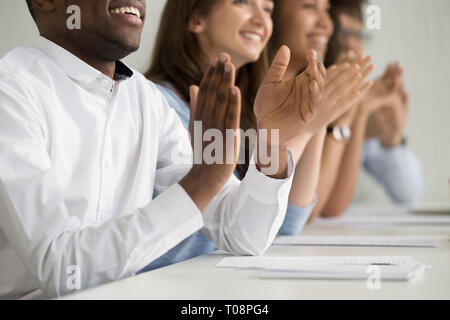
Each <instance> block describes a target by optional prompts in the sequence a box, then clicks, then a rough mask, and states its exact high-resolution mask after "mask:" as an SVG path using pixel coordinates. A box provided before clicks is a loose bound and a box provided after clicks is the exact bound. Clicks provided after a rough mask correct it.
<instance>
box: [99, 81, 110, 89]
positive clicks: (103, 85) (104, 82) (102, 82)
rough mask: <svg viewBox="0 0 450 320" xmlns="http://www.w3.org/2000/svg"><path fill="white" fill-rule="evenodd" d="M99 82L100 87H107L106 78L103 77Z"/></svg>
mask: <svg viewBox="0 0 450 320" xmlns="http://www.w3.org/2000/svg"><path fill="white" fill-rule="evenodd" d="M100 84H101V85H102V87H105V88H106V87H107V86H108V85H109V81H108V80H106V79H103V80H102V81H100Z"/></svg>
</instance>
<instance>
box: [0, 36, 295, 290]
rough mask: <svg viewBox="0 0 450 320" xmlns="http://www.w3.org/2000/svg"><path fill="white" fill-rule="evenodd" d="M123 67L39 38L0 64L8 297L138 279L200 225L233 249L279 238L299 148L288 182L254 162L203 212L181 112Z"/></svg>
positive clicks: (1, 284) (2, 280) (0, 239)
mask: <svg viewBox="0 0 450 320" xmlns="http://www.w3.org/2000/svg"><path fill="white" fill-rule="evenodd" d="M116 72H117V73H116V77H115V80H113V79H111V78H108V77H107V76H105V75H103V74H102V73H100V72H99V71H98V70H96V69H94V68H92V67H90V66H89V65H87V64H86V63H84V62H83V61H81V60H80V59H78V58H77V57H75V56H74V55H72V54H71V53H69V52H68V51H66V50H64V49H63V48H61V47H59V46H57V45H56V44H54V43H52V42H50V41H48V40H46V39H44V38H42V37H40V38H39V39H38V41H37V44H36V45H35V46H33V47H30V48H18V49H15V50H13V51H12V52H10V53H9V54H8V55H6V56H5V57H4V58H3V59H2V60H1V61H0V298H18V297H23V296H24V295H26V294H28V293H30V292H33V291H35V290H41V292H43V293H44V294H45V295H46V296H47V297H55V296H59V295H62V294H67V293H71V292H73V290H76V289H77V288H78V286H79V287H81V289H85V288H90V287H93V286H96V285H100V284H103V283H106V282H110V281H114V280H117V279H121V278H124V277H128V276H131V275H134V274H135V273H136V272H137V271H139V270H140V269H142V268H143V267H144V266H146V265H147V264H148V263H149V262H151V261H153V260H155V259H156V258H158V257H159V256H161V255H162V254H164V253H165V252H167V251H168V250H170V249H171V248H173V247H174V246H175V245H177V244H178V243H179V242H180V241H182V240H183V239H185V238H186V237H188V236H189V235H191V234H193V233H194V232H195V231H197V230H199V229H201V230H202V232H203V233H204V234H205V235H206V236H207V237H208V238H210V239H211V240H213V241H214V242H215V244H216V246H217V247H218V248H220V249H223V250H227V251H228V252H230V253H233V254H237V255H259V254H262V253H264V252H265V250H266V249H267V248H268V247H269V246H270V244H271V243H272V241H273V239H274V237H275V236H276V234H277V232H278V230H279V228H280V226H281V224H282V222H283V219H284V214H285V212H286V207H287V201H288V195H289V191H290V187H291V183H292V176H293V170H294V163H293V160H292V154H288V158H289V159H288V160H289V161H288V162H289V168H288V173H289V178H288V179H285V180H274V179H270V178H268V177H266V176H264V175H263V174H261V173H260V172H259V171H258V170H257V169H256V167H255V166H254V165H252V166H251V167H250V170H249V172H248V174H247V176H246V178H245V179H244V180H243V181H242V182H239V181H238V180H237V179H236V178H235V177H234V176H233V177H231V179H230V181H229V182H228V183H227V184H226V186H225V187H224V188H223V189H222V191H221V192H220V194H219V195H217V196H216V197H215V199H214V200H213V201H212V202H211V203H210V205H209V206H208V207H207V208H206V209H205V210H204V212H203V213H201V212H200V211H199V210H198V208H197V207H196V205H195V204H194V202H193V201H192V200H191V198H190V197H189V196H188V195H187V193H186V192H185V191H184V189H183V188H181V186H180V185H179V184H178V181H179V180H180V179H181V178H182V177H183V176H185V175H186V173H187V172H188V171H189V170H190V168H191V166H192V148H191V146H190V141H189V137H188V135H187V132H186V130H185V129H184V127H183V125H182V124H181V122H180V120H179V118H178V116H177V115H176V113H175V112H174V111H173V110H172V109H171V108H170V107H168V105H167V101H166V100H165V98H164V97H163V96H162V95H161V93H160V92H159V91H158V90H157V89H156V87H155V86H154V85H153V84H152V83H149V81H148V80H146V79H145V78H144V77H143V76H142V75H141V74H139V73H138V72H136V71H132V70H130V69H129V68H127V67H126V66H125V65H124V64H122V63H120V62H118V63H116ZM127 77H129V78H128V79H126V78H127ZM174 159H177V160H174ZM153 194H157V195H158V196H157V197H156V198H155V199H153V200H152V196H153ZM78 275H79V276H81V277H77V276H78ZM74 287H75V289H74ZM148 289H149V290H152V288H148Z"/></svg>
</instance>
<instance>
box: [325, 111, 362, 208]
mask: <svg viewBox="0 0 450 320" xmlns="http://www.w3.org/2000/svg"><path fill="white" fill-rule="evenodd" d="M366 125H367V115H366V114H364V113H358V115H357V116H356V118H355V120H354V122H353V125H352V138H351V139H350V142H349V144H348V146H347V148H346V150H345V153H344V155H343V157H342V161H341V165H340V168H339V173H338V176H337V179H336V182H335V184H334V186H333V189H332V192H331V194H330V197H329V199H328V201H327V203H326V205H325V207H324V208H323V210H322V212H321V214H322V215H323V216H325V217H335V216H339V215H341V214H342V213H343V212H344V211H345V210H346V209H347V207H348V206H349V205H350V202H351V200H352V198H353V194H354V192H355V188H356V184H357V180H358V173H359V169H360V166H361V165H360V164H361V149H362V147H363V143H364V140H365V130H366Z"/></svg>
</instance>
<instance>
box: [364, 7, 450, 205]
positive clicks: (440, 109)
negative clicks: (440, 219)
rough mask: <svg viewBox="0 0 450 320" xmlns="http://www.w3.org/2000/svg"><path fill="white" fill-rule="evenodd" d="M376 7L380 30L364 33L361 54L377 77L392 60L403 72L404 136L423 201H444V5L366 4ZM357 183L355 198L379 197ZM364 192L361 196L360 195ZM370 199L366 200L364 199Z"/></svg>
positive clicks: (447, 166) (449, 17) (449, 160)
mask: <svg viewBox="0 0 450 320" xmlns="http://www.w3.org/2000/svg"><path fill="white" fill-rule="evenodd" d="M370 2H371V3H372V4H375V5H378V6H379V7H380V8H381V14H382V29H381V30H380V31H370V34H371V36H372V37H373V41H371V42H369V44H368V45H367V50H366V51H367V52H368V53H370V54H372V55H373V56H374V61H375V65H376V66H377V71H376V72H377V73H378V74H379V73H381V72H382V71H383V70H384V66H385V65H386V64H387V63H388V62H389V61H392V60H398V61H400V62H401V64H402V65H403V67H404V68H405V80H406V85H407V87H408V90H409V91H410V93H411V114H410V119H409V123H408V128H407V136H408V137H409V143H410V146H411V149H412V150H413V151H414V152H415V153H416V154H417V155H418V157H419V158H420V161H421V162H422V165H423V167H424V171H425V183H426V194H425V199H438V198H449V197H450V191H449V185H448V179H449V178H450V123H449V122H450V61H449V56H450V1H448V0H426V1H424V0H395V1H392V0H371V1H370ZM369 185H373V183H368V179H367V177H366V176H364V175H363V177H362V178H361V183H360V186H364V188H359V192H358V195H359V196H360V197H361V198H363V199H367V198H369V197H374V195H375V194H377V195H378V196H379V192H376V190H375V189H374V188H373V187H368V186H369ZM362 190H365V196H361V194H362ZM369 194H370V196H369Z"/></svg>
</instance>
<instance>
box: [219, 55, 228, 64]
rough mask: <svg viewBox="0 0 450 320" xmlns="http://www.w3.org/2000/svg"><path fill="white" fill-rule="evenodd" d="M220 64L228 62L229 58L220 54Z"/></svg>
mask: <svg viewBox="0 0 450 320" xmlns="http://www.w3.org/2000/svg"><path fill="white" fill-rule="evenodd" d="M220 62H221V63H225V62H227V56H226V55H225V54H223V53H221V54H220Z"/></svg>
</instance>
